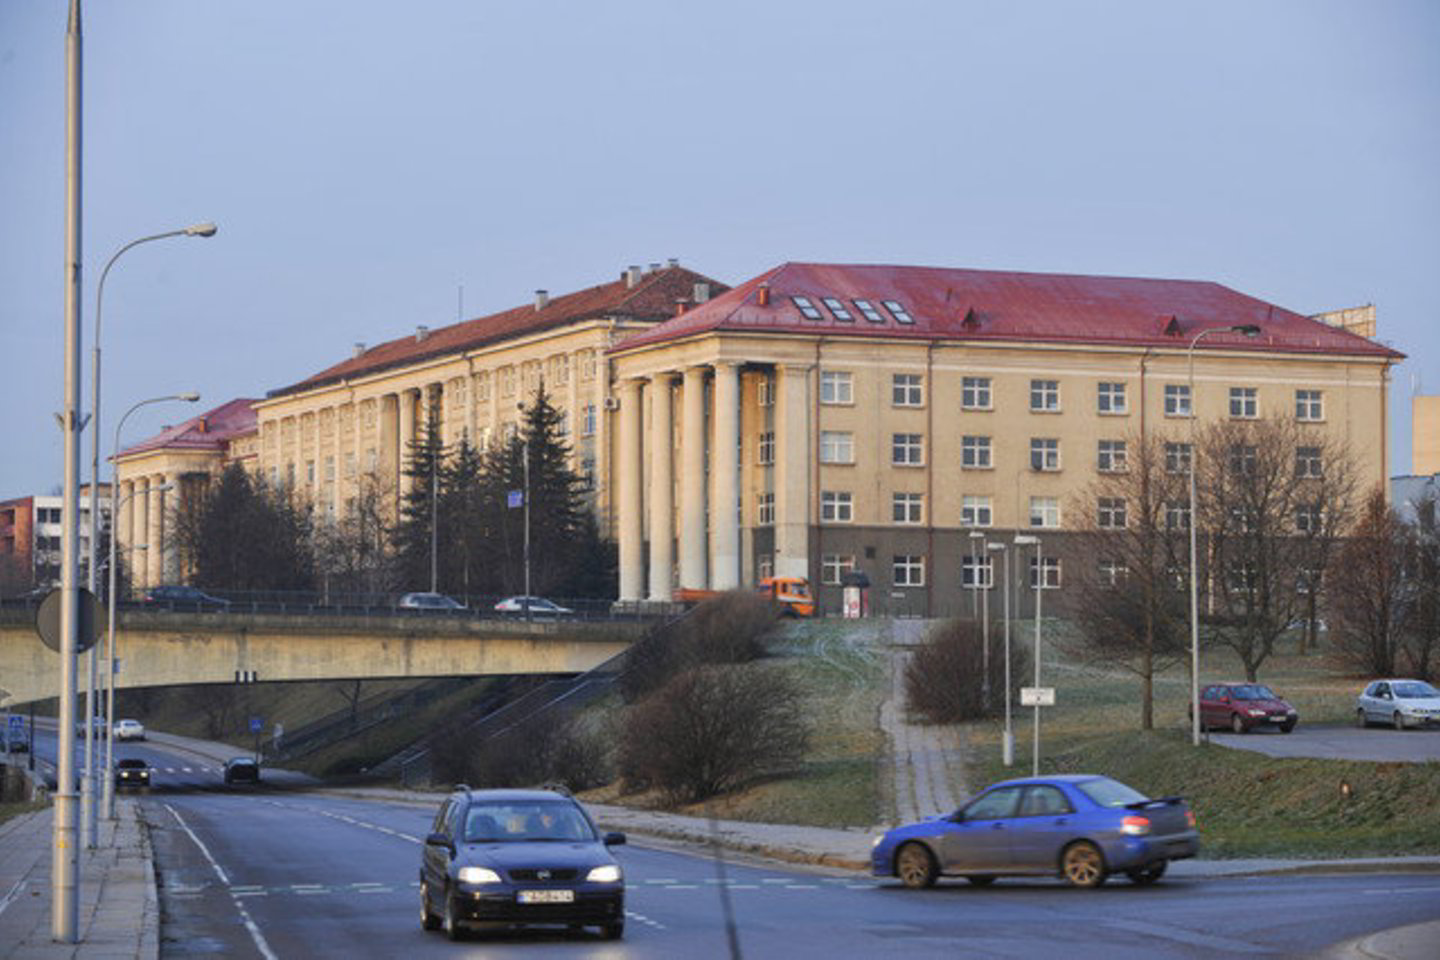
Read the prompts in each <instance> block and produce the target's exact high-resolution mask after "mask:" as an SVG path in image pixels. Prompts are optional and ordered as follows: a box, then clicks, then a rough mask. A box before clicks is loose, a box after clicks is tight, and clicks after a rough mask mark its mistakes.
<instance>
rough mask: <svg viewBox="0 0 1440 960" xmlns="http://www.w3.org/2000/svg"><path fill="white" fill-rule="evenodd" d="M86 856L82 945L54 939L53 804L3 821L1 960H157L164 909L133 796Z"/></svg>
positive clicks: (103, 824) (121, 800)
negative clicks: (160, 905)
mask: <svg viewBox="0 0 1440 960" xmlns="http://www.w3.org/2000/svg"><path fill="white" fill-rule="evenodd" d="M115 815H116V818H117V819H116V820H115V821H114V822H113V823H112V822H110V821H106V820H101V821H100V830H99V836H98V837H97V838H96V847H95V849H94V850H86V851H82V852H81V854H80V882H79V901H80V902H79V910H78V913H79V920H78V923H77V925H76V934H77V935H78V937H79V942H78V943H73V944H67V943H56V942H55V941H54V940H53V939H51V923H52V917H51V914H52V911H53V894H52V892H51V888H50V868H51V866H52V864H53V857H54V853H53V844H54V826H53V825H54V807H49V808H47V809H44V810H40V811H37V812H35V813H28V814H24V815H22V816H19V817H13V818H11V819H10V820H7V821H5V822H4V823H3V824H0V960H32V958H33V960H40V958H45V960H56V958H62V957H63V958H84V960H112V958H114V960H119V958H126V960H129V958H135V960H156V958H158V957H159V956H160V909H159V901H158V899H157V897H156V892H155V871H154V868H153V864H152V862H151V856H150V840H149V835H148V834H147V833H146V832H145V828H144V827H143V825H142V824H141V823H140V821H139V818H138V811H137V804H136V801H135V799H134V798H133V797H116V798H115Z"/></svg>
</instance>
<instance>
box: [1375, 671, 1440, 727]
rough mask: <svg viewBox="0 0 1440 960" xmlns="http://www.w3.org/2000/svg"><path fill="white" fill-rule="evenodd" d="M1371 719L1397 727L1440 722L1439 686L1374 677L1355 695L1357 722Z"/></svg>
mask: <svg viewBox="0 0 1440 960" xmlns="http://www.w3.org/2000/svg"><path fill="white" fill-rule="evenodd" d="M1371 723H1388V724H1390V725H1391V726H1393V727H1394V728H1395V729H1396V730H1404V729H1405V728H1406V727H1431V726H1440V690H1436V689H1435V688H1434V687H1432V686H1431V685H1430V684H1428V683H1426V682H1425V681H1424V680H1375V681H1373V682H1371V683H1370V684H1369V685H1368V686H1366V687H1365V689H1364V690H1363V691H1361V693H1360V696H1358V697H1356V698H1355V725H1356V726H1359V727H1365V726H1368V725H1370V724H1371Z"/></svg>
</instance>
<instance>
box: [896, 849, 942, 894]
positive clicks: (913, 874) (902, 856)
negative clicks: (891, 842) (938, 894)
mask: <svg viewBox="0 0 1440 960" xmlns="http://www.w3.org/2000/svg"><path fill="white" fill-rule="evenodd" d="M938 874H939V870H937V869H936V867H935V858H934V857H933V856H931V855H930V851H929V850H928V849H926V847H925V846H924V845H923V844H919V843H907V844H905V845H904V846H903V847H901V848H900V852H899V853H897V854H895V875H896V876H898V877H899V878H900V882H901V883H903V884H905V886H907V887H909V888H910V889H911V890H923V889H924V888H925V887H933V886H934V885H935V878H936V876H937V875H938Z"/></svg>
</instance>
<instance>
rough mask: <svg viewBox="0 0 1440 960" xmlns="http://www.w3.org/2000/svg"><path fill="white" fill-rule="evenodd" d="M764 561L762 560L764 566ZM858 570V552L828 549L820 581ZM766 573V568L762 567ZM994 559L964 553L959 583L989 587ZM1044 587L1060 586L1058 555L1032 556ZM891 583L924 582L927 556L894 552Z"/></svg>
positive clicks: (833, 581)
mask: <svg viewBox="0 0 1440 960" xmlns="http://www.w3.org/2000/svg"><path fill="white" fill-rule="evenodd" d="M763 566H764V563H763V562H762V567H763ZM854 570H855V555H854V554H851V553H826V554H821V556H820V582H821V583H823V584H826V585H828V586H838V585H840V584H841V583H842V582H843V580H844V577H845V574H847V573H851V572H852V571H854ZM761 573H762V575H764V571H763V570H762V571H761ZM994 581H995V578H994V560H993V558H992V557H990V556H983V557H969V556H967V557H962V558H961V562H960V586H961V587H963V588H966V589H987V588H990V587H993V586H994V585H995V582H994ZM1037 581H1039V586H1040V588H1041V589H1042V590H1056V589H1059V587H1060V558H1059V557H1038V558H1037V557H1033V556H1032V557H1030V589H1032V590H1033V589H1035V586H1036V583H1037ZM890 583H891V586H895V587H923V586H925V557H924V556H923V555H920V554H895V555H893V556H892V557H891V558H890Z"/></svg>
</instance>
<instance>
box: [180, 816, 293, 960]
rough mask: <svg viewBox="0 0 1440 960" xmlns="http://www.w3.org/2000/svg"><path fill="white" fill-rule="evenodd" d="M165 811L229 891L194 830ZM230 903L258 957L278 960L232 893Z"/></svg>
mask: <svg viewBox="0 0 1440 960" xmlns="http://www.w3.org/2000/svg"><path fill="white" fill-rule="evenodd" d="M165 809H166V810H169V811H170V815H171V816H172V817H174V818H175V822H176V823H178V824H180V829H182V830H184V831H185V834H186V836H188V837H189V838H190V840H191V842H192V843H194V844H195V846H196V847H198V848H199V849H200V852H201V853H202V854H204V855H205V859H206V860H207V861H209V863H210V866H211V868H212V869H214V871H215V875H216V876H217V877H219V878H220V882H221V883H223V884H224V885H225V888H226V889H227V890H228V889H230V877H229V876H227V875H226V873H225V871H224V870H223V869H221V867H220V864H219V863H217V862H216V860H215V858H214V857H213V856H211V855H210V848H209V847H207V846H205V843H204V841H202V840H201V839H200V838H199V837H197V836H196V835H195V831H194V830H191V829H190V825H189V824H188V823H186V822H185V818H184V817H182V816H180V811H178V810H176V809H175V808H174V807H172V806H171V805H170V804H168V803H167V804H165ZM230 902H231V903H233V904H235V910H236V912H238V913H239V914H240V920H241V921H242V922H243V923H244V924H245V929H246V930H247V931H249V933H250V939H251V940H253V941H254V942H255V949H257V950H259V951H260V955H261V956H262V957H264V958H265V960H280V958H279V957H277V956H275V952H274V951H273V950H271V949H270V943H269V941H267V940H266V939H265V934H263V933H261V932H260V928H259V927H258V926H256V925H255V921H254V920H252V919H251V918H250V911H249V910H246V909H245V904H243V903H241V902H240V898H239V897H236V896H235V895H234V893H233V892H232V893H231V896H230Z"/></svg>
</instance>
